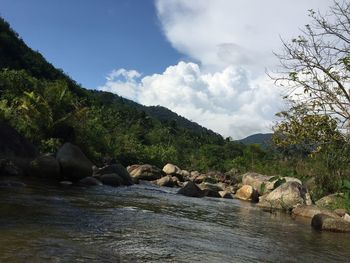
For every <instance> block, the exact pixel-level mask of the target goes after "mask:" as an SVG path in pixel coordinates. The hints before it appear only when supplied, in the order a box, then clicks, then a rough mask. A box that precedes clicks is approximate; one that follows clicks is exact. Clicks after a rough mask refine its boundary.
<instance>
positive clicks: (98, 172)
mask: <svg viewBox="0 0 350 263" xmlns="http://www.w3.org/2000/svg"><path fill="white" fill-rule="evenodd" d="M113 173H114V174H117V175H119V176H120V177H121V178H122V179H123V185H132V184H133V180H132V178H131V176H130V174H129V172H128V171H127V170H126V169H125V167H124V166H123V165H121V164H111V165H106V166H104V167H102V168H94V176H102V175H104V174H113Z"/></svg>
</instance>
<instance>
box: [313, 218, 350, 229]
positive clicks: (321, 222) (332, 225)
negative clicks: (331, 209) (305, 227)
mask: <svg viewBox="0 0 350 263" xmlns="http://www.w3.org/2000/svg"><path fill="white" fill-rule="evenodd" d="M311 226H312V227H313V228H314V229H316V230H321V231H333V232H350V222H347V221H346V220H344V219H342V218H334V217H331V216H329V215H325V214H317V215H315V216H314V217H313V218H312V221H311Z"/></svg>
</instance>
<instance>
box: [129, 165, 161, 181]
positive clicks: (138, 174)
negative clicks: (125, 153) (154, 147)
mask: <svg viewBox="0 0 350 263" xmlns="http://www.w3.org/2000/svg"><path fill="white" fill-rule="evenodd" d="M127 170H128V172H129V174H130V176H131V178H132V179H133V181H134V182H136V183H137V182H138V181H139V180H145V181H153V180H158V179H160V178H161V177H162V176H164V175H165V174H164V172H163V171H162V170H161V169H159V168H158V167H157V166H154V165H150V164H142V165H138V164H134V165H131V166H128V168H127Z"/></svg>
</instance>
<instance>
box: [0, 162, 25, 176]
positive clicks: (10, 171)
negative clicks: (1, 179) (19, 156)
mask: <svg viewBox="0 0 350 263" xmlns="http://www.w3.org/2000/svg"><path fill="white" fill-rule="evenodd" d="M19 175H22V170H21V169H20V168H19V167H17V166H16V165H15V164H14V163H13V162H12V161H11V160H9V159H1V160H0V176H19Z"/></svg>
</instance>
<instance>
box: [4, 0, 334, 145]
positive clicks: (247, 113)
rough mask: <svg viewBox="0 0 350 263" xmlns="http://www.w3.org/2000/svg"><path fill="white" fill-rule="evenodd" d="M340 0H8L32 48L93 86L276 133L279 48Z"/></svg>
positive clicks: (223, 123)
mask: <svg viewBox="0 0 350 263" xmlns="http://www.w3.org/2000/svg"><path fill="white" fill-rule="evenodd" d="M332 3H333V0H283V1H281V0H71V1H68V0H56V1H55V0H30V1H29V0H0V14H1V16H3V17H4V18H5V19H6V20H7V21H8V22H9V23H10V24H11V26H12V27H13V28H14V30H15V31H17V32H18V33H19V35H20V36H21V37H22V38H23V39H24V40H25V41H26V43H27V44H28V45H29V46H30V47H32V48H33V49H34V50H39V51H40V52H41V53H42V54H43V55H44V56H45V57H46V58H47V60H48V61H50V62H51V63H53V64H54V65H55V66H56V67H58V68H62V69H63V70H64V71H65V72H66V73H68V74H69V75H70V76H71V77H72V78H73V79H74V80H76V81H77V82H78V83H81V84H82V85H83V86H84V87H86V88H91V89H98V90H103V91H108V92H113V93H116V94H119V95H121V96H123V97H126V98H129V99H132V100H134V101H137V102H139V103H141V104H144V105H161V106H164V107H167V108H169V109H171V110H173V111H175V112H177V113H178V114H180V115H182V116H184V117H186V118H188V119H190V120H193V121H196V122H197V123H199V124H201V125H203V126H205V127H207V128H210V129H212V130H214V131H216V132H218V133H220V134H222V135H223V136H225V137H226V136H231V137H233V138H234V139H240V138H243V137H246V136H248V135H251V134H254V133H258V132H271V127H272V126H273V124H274V122H275V120H276V119H275V117H274V116H275V113H276V112H278V111H280V110H281V109H283V107H284V104H283V102H282V99H281V90H279V89H277V87H275V86H274V84H273V83H272V81H271V79H269V78H268V77H267V76H266V70H268V71H271V70H274V69H275V68H276V63H277V61H276V57H275V56H274V55H273V51H274V52H278V51H279V50H280V48H281V39H280V37H282V38H283V39H285V40H288V39H291V38H293V37H295V36H296V35H298V34H300V28H302V27H303V26H304V25H305V24H308V23H310V18H309V17H308V16H307V10H309V9H314V10H319V11H321V12H325V11H326V10H327V8H328V7H329V6H330V5H332Z"/></svg>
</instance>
